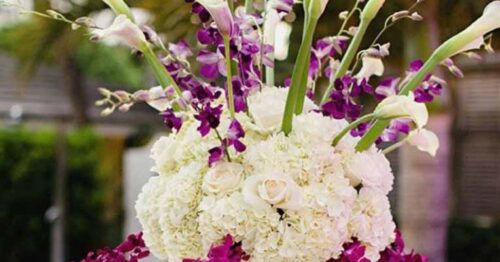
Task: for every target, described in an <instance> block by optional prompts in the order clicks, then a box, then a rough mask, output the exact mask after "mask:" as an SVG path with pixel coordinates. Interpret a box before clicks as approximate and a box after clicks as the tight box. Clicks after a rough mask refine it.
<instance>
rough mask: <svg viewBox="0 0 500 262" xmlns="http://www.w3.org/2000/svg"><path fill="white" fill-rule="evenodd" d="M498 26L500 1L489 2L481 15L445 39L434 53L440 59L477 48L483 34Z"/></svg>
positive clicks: (479, 45)
mask: <svg viewBox="0 0 500 262" xmlns="http://www.w3.org/2000/svg"><path fill="white" fill-rule="evenodd" d="M498 28H500V1H498V0H497V1H493V2H491V3H489V4H488V5H487V6H486V8H485V9H484V11H483V15H482V16H481V17H479V18H478V19H477V20H476V21H475V22H474V23H472V24H471V25H469V27H467V28H466V29H465V30H463V31H462V32H460V33H459V34H457V35H455V36H454V37H452V38H451V39H449V40H448V41H446V42H445V43H444V44H443V45H442V46H441V47H440V48H439V49H438V50H437V51H436V53H439V54H440V58H442V60H444V59H446V58H448V57H451V56H454V55H456V54H459V53H462V52H465V51H469V50H472V49H478V48H480V47H481V46H482V45H483V44H484V39H483V36H484V35H485V34H487V33H489V32H491V31H494V30H495V29H498Z"/></svg>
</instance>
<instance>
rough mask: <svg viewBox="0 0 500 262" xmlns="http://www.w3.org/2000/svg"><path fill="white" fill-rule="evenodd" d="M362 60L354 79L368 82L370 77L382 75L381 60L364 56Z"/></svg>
mask: <svg viewBox="0 0 500 262" xmlns="http://www.w3.org/2000/svg"><path fill="white" fill-rule="evenodd" d="M362 60H363V66H362V67H361V69H360V70H359V72H358V74H357V75H356V78H357V79H358V80H359V81H362V80H363V79H365V80H369V79H370V77H372V76H374V75H376V76H382V75H383V74H384V63H383V62H382V59H381V58H379V57H373V56H364V57H363V59H362Z"/></svg>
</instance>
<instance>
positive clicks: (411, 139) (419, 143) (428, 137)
mask: <svg viewBox="0 0 500 262" xmlns="http://www.w3.org/2000/svg"><path fill="white" fill-rule="evenodd" d="M406 141H407V142H408V143H409V144H410V145H412V146H415V147H417V148H418V150H420V151H424V152H427V153H429V154H430V155H431V156H436V152H437V150H438V148H439V139H438V137H437V136H436V134H434V133H433V132H431V131H429V130H427V129H416V130H413V131H411V132H410V134H409V135H408V137H407V138H406Z"/></svg>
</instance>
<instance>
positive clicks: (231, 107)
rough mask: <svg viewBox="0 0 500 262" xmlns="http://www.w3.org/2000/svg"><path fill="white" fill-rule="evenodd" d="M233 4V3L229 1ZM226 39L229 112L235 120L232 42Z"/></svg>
mask: <svg viewBox="0 0 500 262" xmlns="http://www.w3.org/2000/svg"><path fill="white" fill-rule="evenodd" d="M229 2H231V1H229ZM223 38H224V53H225V57H226V71H227V72H226V84H227V99H228V104H229V112H230V114H231V118H234V115H235V110H234V92H233V76H232V73H231V72H232V68H231V42H230V39H229V36H226V35H225V36H223Z"/></svg>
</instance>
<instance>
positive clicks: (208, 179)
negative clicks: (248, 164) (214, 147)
mask: <svg viewBox="0 0 500 262" xmlns="http://www.w3.org/2000/svg"><path fill="white" fill-rule="evenodd" d="M242 174H243V166H242V165H240V164H236V163H229V162H221V163H218V164H216V165H215V166H214V167H212V168H210V169H209V170H208V172H207V174H205V177H204V180H203V190H204V191H206V192H210V193H225V192H230V191H233V190H235V189H237V188H238V186H239V185H240V182H241V176H242Z"/></svg>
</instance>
